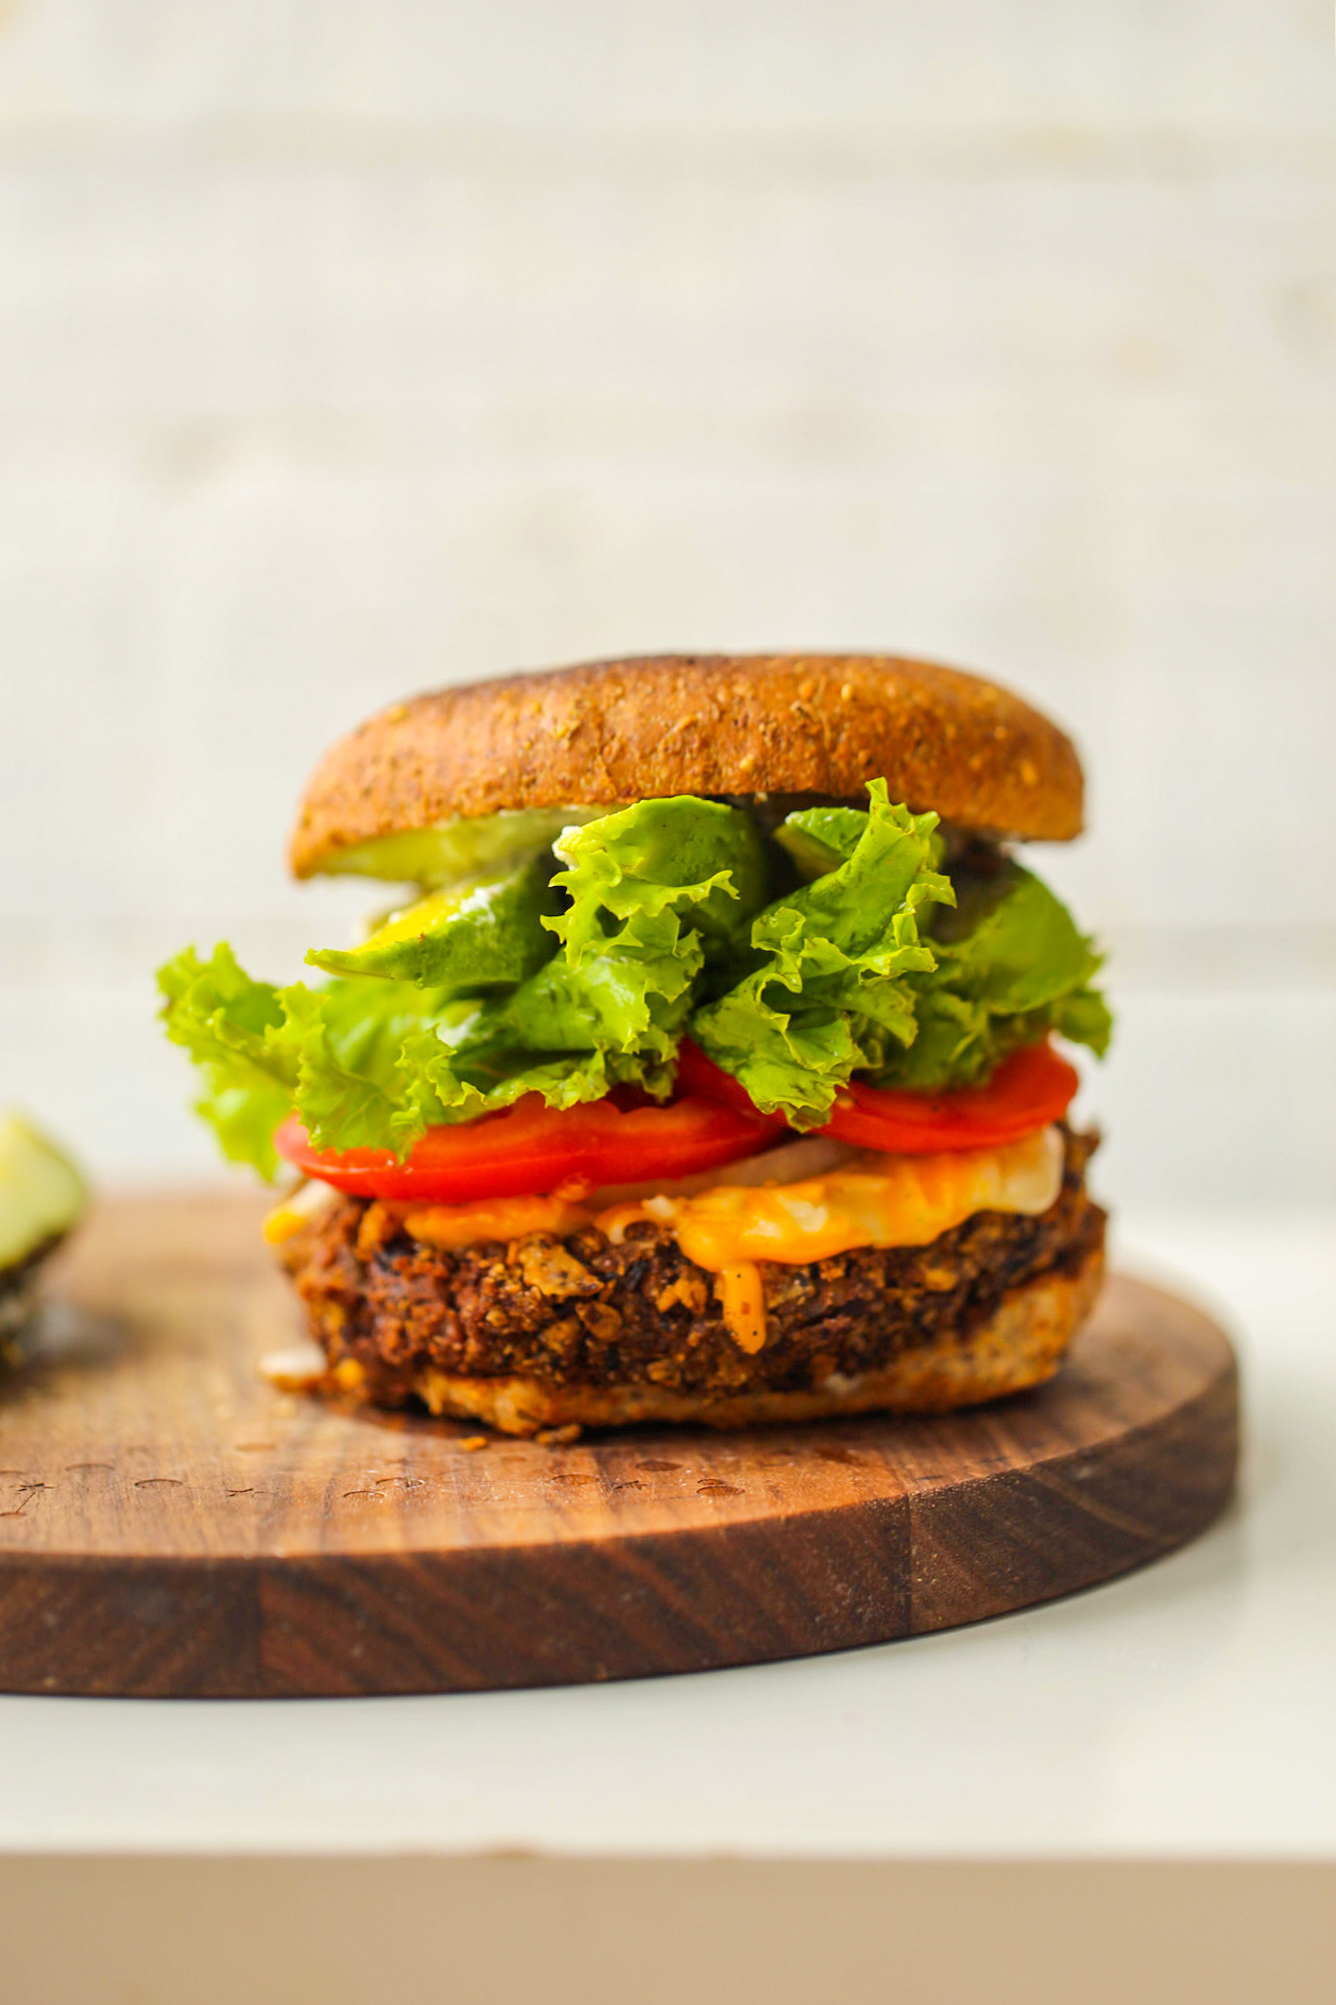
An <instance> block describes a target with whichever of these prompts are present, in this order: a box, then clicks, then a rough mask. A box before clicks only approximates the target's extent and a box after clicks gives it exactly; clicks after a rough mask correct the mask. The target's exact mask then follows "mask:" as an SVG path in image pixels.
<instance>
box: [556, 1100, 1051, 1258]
mask: <svg viewBox="0 0 1336 2005" xmlns="http://www.w3.org/2000/svg"><path fill="white" fill-rule="evenodd" d="M1062 1157H1063V1148H1062V1137H1061V1135H1060V1134H1059V1133H1058V1130H1057V1129H1056V1128H1040V1129H1038V1130H1036V1132H1035V1133H1034V1134H1032V1135H1026V1136H1024V1137H1023V1138H1022V1139H1021V1140H1020V1141H1018V1142H1006V1143H1002V1144H1000V1145H999V1146H998V1147H996V1148H992V1149H956V1150H951V1151H949V1152H947V1151H944V1152H943V1153H942V1154H940V1155H935V1156H870V1155H869V1156H864V1157H863V1158H862V1159H860V1161H859V1163H858V1165H857V1167H856V1168H849V1169H840V1170H833V1171H831V1172H830V1173H829V1174H828V1175H826V1176H822V1177H812V1178H810V1179H809V1180H808V1181H807V1182H804V1183H791V1184H761V1185H759V1186H751V1187H746V1186H742V1185H733V1184H718V1185H716V1186H715V1187H714V1188H713V1189H711V1190H705V1191H701V1192H699V1193H698V1195H696V1196H695V1197H650V1198H645V1199H643V1200H642V1201H641V1202H640V1203H639V1204H636V1205H619V1206H618V1207H617V1208H616V1210H615V1211H613V1212H605V1213H603V1214H602V1215H601V1216H600V1217H599V1218H598V1219H597V1220H596V1223H597V1224H598V1225H599V1226H600V1227H601V1228H602V1229H603V1230H604V1231H605V1232H606V1233H607V1234H608V1236H609V1237H610V1238H620V1237H621V1235H622V1234H623V1233H624V1232H625V1231H626V1228H627V1226H628V1225H630V1224H632V1223H634V1222H635V1220H636V1219H652V1220H653V1221H654V1222H655V1223H656V1224H658V1225H667V1226H669V1227H670V1228H671V1230H672V1233H673V1236H674V1238H675V1239H676V1240H677V1243H678V1245H679V1246H680V1247H681V1249H682V1251H683V1252H684V1253H685V1254H686V1256H687V1258H688V1260H694V1261H695V1263H696V1265H697V1266H698V1267H705V1268H708V1269H710V1270H711V1271H712V1272H713V1273H716V1274H718V1273H720V1272H722V1271H723V1270H724V1269H725V1268H729V1267H738V1266H741V1265H743V1264H744V1263H746V1262H748V1261H756V1260H777V1261H779V1262H780V1263H781V1264H782V1265H786V1266H803V1265H805V1264H806V1263H807V1262H808V1261H810V1260H829V1259H830V1258H831V1257H832V1255H834V1254H836V1253H851V1252H853V1251H854V1250H855V1249H856V1248H857V1247H860V1246H927V1245H928V1244H929V1243H930V1242H931V1241H932V1240H934V1239H937V1238H938V1237H939V1236H940V1235H941V1234H942V1233H943V1232H949V1231H950V1230H951V1228H952V1226H955V1225H961V1224H963V1223H964V1221H965V1220H966V1219H967V1218H970V1217H972V1216H973V1215H974V1213H975V1212H976V1211H1015V1212H1028V1213H1031V1214H1035V1213H1038V1212H1041V1211H1047V1210H1048V1208H1049V1206H1050V1205H1051V1204H1052V1203H1053V1202H1054V1200H1055V1198H1056V1197H1057V1195H1058V1191H1059V1189H1060V1188H1061V1184H1062ZM873 1165H875V1167H873Z"/></svg>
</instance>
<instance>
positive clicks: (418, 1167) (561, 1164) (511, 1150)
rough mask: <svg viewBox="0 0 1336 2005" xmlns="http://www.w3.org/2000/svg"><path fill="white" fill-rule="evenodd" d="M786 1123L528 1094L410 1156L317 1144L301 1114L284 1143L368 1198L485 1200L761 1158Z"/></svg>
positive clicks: (431, 1138)
mask: <svg viewBox="0 0 1336 2005" xmlns="http://www.w3.org/2000/svg"><path fill="white" fill-rule="evenodd" d="M783 1126H784V1123H783V1121H782V1120H780V1119H778V1118H772V1119H767V1118H766V1117H765V1116H764V1115H761V1114H758V1113H756V1112H755V1110H754V1109H753V1110H752V1111H751V1112H750V1113H743V1112H741V1111H739V1110H738V1109H736V1108H733V1107H727V1106H724V1105H723V1104H722V1103H721V1102H720V1101H718V1100H708V1099H703V1098H701V1097H699V1096H696V1095H691V1096H688V1097H687V1098H685V1099H681V1100H675V1101H674V1102H673V1103H672V1105H671V1106H668V1107H658V1106H652V1105H651V1106H640V1107H632V1108H630V1109H626V1108H622V1107H619V1106H617V1104H616V1103H615V1101H613V1100H611V1099H607V1100H595V1101H592V1102H591V1103H590V1104H589V1105H588V1106H584V1107H567V1108H556V1107H549V1106H547V1105H546V1104H545V1103H544V1101H543V1100H542V1098H541V1096H540V1095H539V1094H537V1093H528V1094H526V1095H525V1097H524V1098H523V1099H522V1100H517V1101H516V1103H515V1105H514V1106H513V1107H510V1108H507V1109H506V1111H505V1112H504V1113H502V1114H484V1115H482V1116H481V1117H480V1118H479V1119H478V1120H476V1121H463V1122H460V1123H459V1124H458V1125H457V1126H453V1127H443V1128H429V1129H428V1130H427V1132H426V1134H425V1135H423V1136H421V1137H420V1139H419V1140H418V1141H417V1142H415V1143H414V1145H413V1148H412V1150H411V1151H410V1153H409V1155H408V1156H407V1157H406V1159H405V1160H404V1161H403V1162H398V1161H397V1160H396V1159H395V1157H394V1156H393V1155H392V1154H391V1152H390V1151H389V1150H388V1149H316V1148H313V1147H312V1145H311V1142H310V1139H309V1137H308V1136H307V1133H306V1130H305V1128H304V1127H303V1126H302V1124H301V1122H300V1120H299V1119H298V1118H297V1116H296V1115H295V1114H293V1115H291V1116H290V1117H289V1119H288V1120H286V1121H284V1122H283V1124H282V1126H281V1127H280V1128H279V1130H278V1132H277V1134H276V1135H275V1136H274V1146H275V1148H276V1149H277V1150H278V1152H279V1154H280V1155H281V1156H284V1157H286V1159H287V1160H288V1162H290V1163H294V1164H295V1165H296V1166H297V1168H298V1169H299V1170H302V1171H304V1172H305V1174H306V1175H307V1176H308V1177H316V1178H318V1179H319V1180H320V1181H321V1182H322V1183H327V1184H332V1185H333V1186H334V1188H335V1189H336V1190H343V1191H349V1192H351V1193H352V1194H353V1195H355V1196H358V1197H382V1198H420V1199H422V1200H423V1201H424V1202H425V1203H428V1204H433V1203H434V1204H466V1203H469V1202H471V1201H472V1200H473V1199H475V1198H489V1197H531V1196H536V1195H538V1194H540V1193H543V1192H547V1191H557V1190H560V1191H563V1192H565V1193H568V1194H570V1195H572V1196H574V1195H576V1194H582V1193H583V1192H585V1191H590V1190H594V1189H596V1188H597V1187H598V1186H599V1185H600V1184H620V1183H643V1182H644V1181H645V1180H646V1179H647V1178H651V1177H663V1178H665V1179H667V1178H671V1177H684V1176H690V1175H691V1174H692V1173H693V1171H695V1170H712V1169H720V1168H722V1167H723V1165H724V1164H725V1163H733V1162H737V1161H739V1160H740V1159H741V1158H742V1157H744V1156H752V1155H755V1154H756V1153H757V1151H758V1150H759V1149H763V1148H765V1147H766V1146H767V1145H768V1144H769V1143H770V1142H772V1141H773V1140H774V1137H775V1134H776V1132H777V1130H778V1129H781V1128H782V1127H783Z"/></svg>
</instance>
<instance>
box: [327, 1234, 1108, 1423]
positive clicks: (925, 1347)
mask: <svg viewBox="0 0 1336 2005" xmlns="http://www.w3.org/2000/svg"><path fill="white" fill-rule="evenodd" d="M1103 1278H1104V1249H1103V1243H1102V1240H1101V1241H1100V1242H1099V1243H1097V1244H1095V1245H1093V1246H1092V1247H1091V1248H1090V1250H1089V1251H1088V1252H1087V1253H1086V1254H1085V1255H1084V1257H1083V1258H1082V1259H1081V1260H1080V1261H1079V1263H1077V1264H1075V1265H1074V1266H1065V1267H1062V1268H1058V1269H1051V1270H1049V1271H1048V1272H1046V1273H1043V1274H1040V1275H1037V1276H1036V1277H1035V1278H1034V1279H1033V1280H1030V1281H1026V1282H1023V1283H1022V1284H1021V1285H1020V1286H1019V1287H1016V1288H1012V1289H1009V1290H1008V1292H1007V1293H1006V1294H1005V1295H1003V1297H1002V1299H1001V1301H1000V1302H999V1304H998V1306H997V1308H996V1309H995V1310H994V1311H993V1313H992V1314H991V1315H990V1316H988V1317H986V1318H984V1320H983V1321H982V1322H977V1323H974V1324H972V1325H971V1327H970V1329H969V1330H968V1331H967V1332H966V1333H964V1334H958V1333H955V1332H951V1333H948V1334H944V1335H939V1336H937V1337H935V1338H934V1339H933V1340H932V1341H930V1342H928V1343H924V1344H919V1345H915V1346H914V1347H913V1348H911V1349H907V1350H905V1351H903V1352H901V1353H900V1354H899V1355H898V1356H897V1357H896V1358H895V1359H894V1360H893V1361H892V1362H891V1363H890V1364H887V1365H883V1366H881V1367H880V1368H879V1369H877V1370H873V1371H868V1372H864V1373H862V1374H861V1375H860V1376H858V1377H856V1378H842V1379H839V1380H838V1381H837V1380H836V1379H834V1378H832V1379H828V1380H827V1381H826V1383H825V1385H824V1386H818V1387H815V1388H814V1389H812V1390H803V1391H792V1392H791V1391H777V1390H765V1391H752V1392H743V1393H736V1392H734V1393H727V1392H717V1393H713V1394H711V1393H690V1392H676V1391H672V1390H670V1389H669V1388H668V1387H665V1386H658V1385H653V1384H644V1385H637V1386H625V1385H621V1386H595V1385H565V1386H563V1385H554V1384H552V1383H550V1382H549V1381H547V1380H545V1379H539V1378H521V1377H506V1378H503V1377H493V1378H467V1377H463V1376H455V1375H453V1374H448V1373H446V1372H442V1371H437V1370H435V1369H433V1368H432V1367H430V1366H428V1367H426V1368H424V1369H423V1370H422V1371H421V1372H420V1373H419V1374H418V1375H417V1377H416V1379H415V1381H414V1383H413V1385H412V1388H411V1389H412V1392H413V1394H414V1396H415V1397H417V1398H418V1399H420V1400H421V1401H422V1403H423V1404H424V1406H426V1407H427V1408H428V1409H429V1410H430V1411H431V1412H432V1413H434V1414H437V1415H439V1416H442V1417H450V1418H453V1419H458V1420H481V1421H485V1422H486V1424H487V1425H488V1426H489V1427H495V1428H498V1429H499V1430H500V1431H501V1432H502V1433H503V1434H538V1433H544V1434H545V1433H547V1432H548V1431H549V1430H552V1429H562V1428H567V1427H576V1428H578V1427H628V1426H631V1425H633V1424H635V1423H638V1422H643V1421H653V1422H656V1423H659V1424H664V1423H668V1424H679V1423H680V1424H683V1425H690V1426H696V1427H718V1428H724V1429H735V1428H740V1427H761V1426H770V1425H773V1424H774V1423H776V1422H781V1421H804V1420H824V1419H826V1418H828V1417H829V1416H830V1415H832V1414H837V1413H948V1412H950V1411H951V1410H952V1408H954V1407H958V1406H977V1405H980V1404H981V1403H982V1402H983V1401H985V1400H990V1399H1001V1398H1003V1397H1004V1396H1005V1395H1006V1394H1008V1393H1014V1392H1025V1391H1028V1390H1029V1389H1030V1387H1032V1386H1036V1385H1042V1384H1043V1383H1044V1381H1045V1380H1046V1379H1050V1378H1052V1376H1053V1374H1054V1372H1055V1371H1056V1370H1057V1368H1058V1366H1059V1365H1060V1364H1061V1362H1062V1359H1063V1357H1064V1355H1065V1353H1066V1351H1067V1348H1068V1346H1069V1344H1070V1343H1071V1340H1072V1338H1073V1336H1074V1335H1075V1333H1076V1331H1077V1330H1078V1329H1079V1328H1080V1326H1081V1324H1082V1323H1083V1322H1084V1321H1085V1319H1086V1317H1087V1316H1088V1315H1089V1314H1090V1311H1091V1309H1092V1308H1093V1307H1094V1305H1095V1297H1096V1296H1097V1295H1098V1293H1099V1290H1100V1285H1101V1283H1102V1281H1103ZM349 1385H350V1381H349V1380H348V1379H346V1378H340V1377H338V1376H337V1375H332V1376H331V1377H330V1379H329V1380H328V1381H327V1382H326V1384H325V1388H324V1389H325V1390H327V1391H330V1392H341V1391H343V1392H346V1391H347V1390H348V1389H349ZM362 1396H364V1397H370V1398H374V1396H375V1390H374V1387H366V1388H364V1389H363V1393H362Z"/></svg>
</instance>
